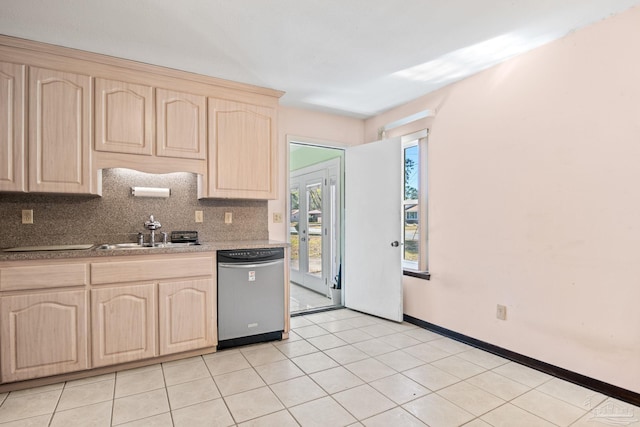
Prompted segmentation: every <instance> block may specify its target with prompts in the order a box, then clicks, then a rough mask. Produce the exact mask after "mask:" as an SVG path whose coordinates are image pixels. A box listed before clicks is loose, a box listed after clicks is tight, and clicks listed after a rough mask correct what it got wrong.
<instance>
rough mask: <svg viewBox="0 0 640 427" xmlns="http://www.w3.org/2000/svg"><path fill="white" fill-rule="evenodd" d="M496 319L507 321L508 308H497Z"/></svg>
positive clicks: (500, 306)
mask: <svg viewBox="0 0 640 427" xmlns="http://www.w3.org/2000/svg"><path fill="white" fill-rule="evenodd" d="M496 319H500V320H507V306H506V305H500V304H498V306H497V307H496Z"/></svg>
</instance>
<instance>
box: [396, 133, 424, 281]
mask: <svg viewBox="0 0 640 427" xmlns="http://www.w3.org/2000/svg"><path fill="white" fill-rule="evenodd" d="M402 142H403V145H402V148H403V154H404V155H403V160H404V178H403V200H402V210H403V212H404V215H403V224H402V226H403V255H402V267H403V268H404V269H407V270H414V271H427V222H426V220H427V215H426V214H427V191H426V190H427V189H426V182H427V181H426V176H427V167H426V166H427V162H426V148H427V140H426V131H423V132H419V133H417V134H413V135H409V136H406V137H403V138H402Z"/></svg>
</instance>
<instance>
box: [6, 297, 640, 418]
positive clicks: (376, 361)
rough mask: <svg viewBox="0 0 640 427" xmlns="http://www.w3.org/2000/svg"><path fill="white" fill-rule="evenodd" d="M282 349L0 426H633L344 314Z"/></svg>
mask: <svg viewBox="0 0 640 427" xmlns="http://www.w3.org/2000/svg"><path fill="white" fill-rule="evenodd" d="M291 324H292V328H293V332H292V333H291V338H290V339H289V340H287V341H281V342H272V343H264V344H258V345H254V346H247V347H241V348H235V349H229V350H223V351H220V352H218V353H214V354H209V355H205V356H202V357H194V358H190V359H185V360H179V361H175V362H170V363H163V364H157V365H153V366H148V367H144V368H139V369H133V370H129V371H122V372H117V373H114V374H108V375H101V376H96V377H92V378H86V379H82V380H78V381H69V382H66V383H64V384H55V385H50V386H45V387H39V388H33V389H29V390H23V391H16V392H11V393H5V394H0V403H1V405H0V425H2V426H12V427H17V426H54V427H58V426H65V427H69V426H82V427H85V426H110V425H118V426H145V427H146V426H188V427H197V426H257V427H259V426H276V427H287V426H298V425H301V426H322V427H328V426H363V425H364V426H374V427H377V426H384V427H387V426H425V425H427V426H431V427H441V426H442V427H446V426H461V425H464V426H470V427H481V426H505V427H514V426H515V427H520V426H534V427H535V426H572V427H597V426H607V425H623V426H634V427H638V426H640V421H639V418H640V408H638V407H634V406H631V405H628V404H625V403H623V402H620V401H617V400H614V399H611V398H608V397H607V396H604V395H601V394H598V393H594V392H592V391H590V390H587V389H584V388H582V387H579V386H576V385H573V384H570V383H567V382H565V381H562V380H559V379H556V378H553V377H551V376H549V375H546V374H543V373H540V372H538V371H535V370H532V369H529V368H526V367H524V366H522V365H518V364H516V363H513V362H510V361H508V360H506V359H503V358H500V357H497V356H495V355H492V354H489V353H486V352H484V351H481V350H478V349H475V348H472V347H469V346H467V345H465V344H461V343H459V342H456V341H453V340H451V339H449V338H445V337H442V336H440V335H438V334H435V333H432V332H429V331H426V330H424V329H420V328H418V327H416V326H413V325H410V324H407V323H402V324H397V323H393V322H388V321H385V320H381V319H378V318H375V317H371V316H367V315H364V314H361V313H357V312H353V311H350V310H346V309H343V310H336V311H329V312H323V313H316V314H310V315H308V316H302V317H294V318H292V319H291Z"/></svg>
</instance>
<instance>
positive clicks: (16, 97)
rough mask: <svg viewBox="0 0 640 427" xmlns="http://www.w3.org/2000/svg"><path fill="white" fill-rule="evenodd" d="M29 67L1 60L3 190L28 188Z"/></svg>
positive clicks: (0, 172)
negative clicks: (26, 112) (26, 82)
mask: <svg viewBox="0 0 640 427" xmlns="http://www.w3.org/2000/svg"><path fill="white" fill-rule="evenodd" d="M24 75H25V66H24V65H17V64H11V63H8V62H0V191H26V182H25V178H24V174H25V162H26V156H25V154H26V153H25V145H24V126H25V117H24V105H25V104H24V97H25V91H24Z"/></svg>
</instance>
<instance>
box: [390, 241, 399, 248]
mask: <svg viewBox="0 0 640 427" xmlns="http://www.w3.org/2000/svg"><path fill="white" fill-rule="evenodd" d="M391 246H393V247H394V248H397V247H398V246H400V242H398V241H397V240H394V241H393V242H391Z"/></svg>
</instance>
